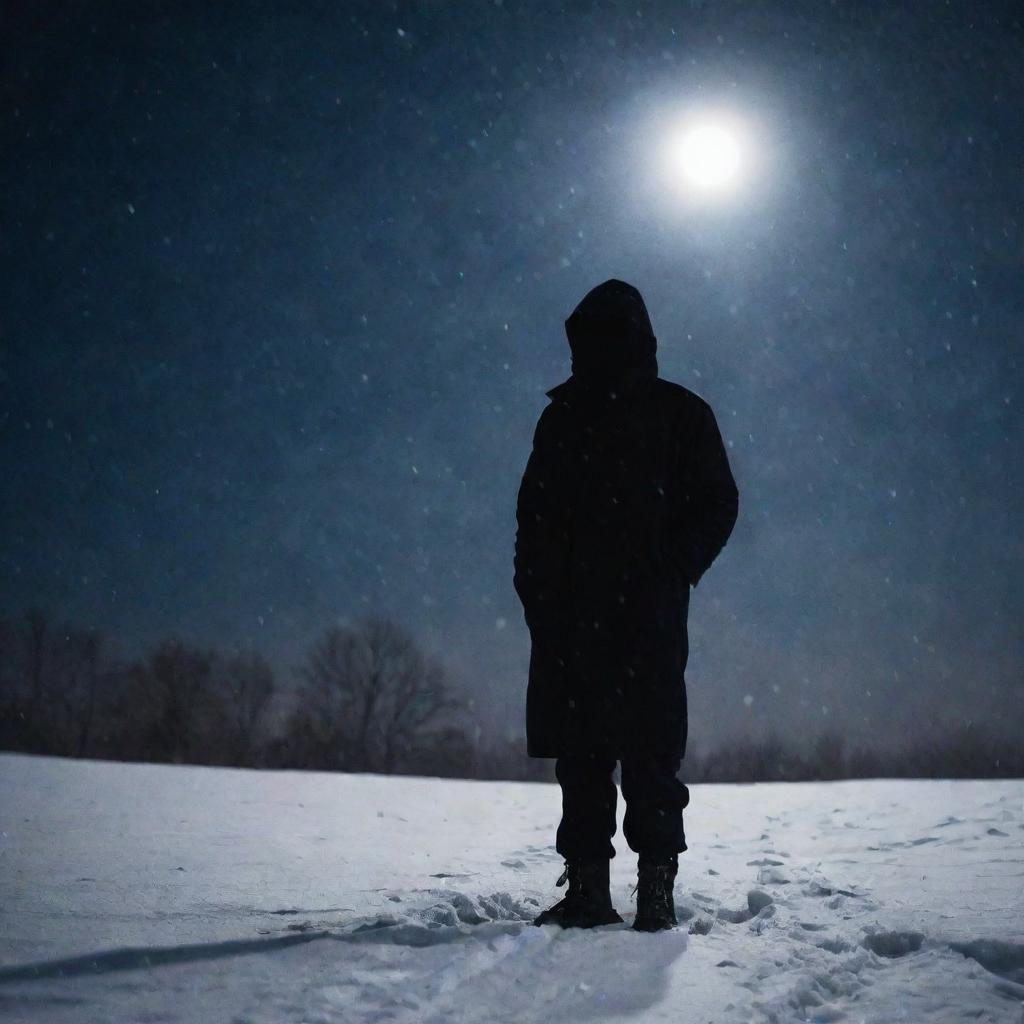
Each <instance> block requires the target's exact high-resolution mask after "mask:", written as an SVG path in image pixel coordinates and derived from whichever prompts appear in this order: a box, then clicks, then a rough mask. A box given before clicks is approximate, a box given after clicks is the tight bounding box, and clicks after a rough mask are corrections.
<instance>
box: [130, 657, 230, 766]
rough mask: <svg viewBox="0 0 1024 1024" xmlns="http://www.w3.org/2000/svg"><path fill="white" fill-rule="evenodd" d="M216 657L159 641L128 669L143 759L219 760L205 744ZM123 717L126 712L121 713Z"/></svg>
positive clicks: (212, 698) (213, 701)
mask: <svg viewBox="0 0 1024 1024" xmlns="http://www.w3.org/2000/svg"><path fill="white" fill-rule="evenodd" d="M214 660H215V655H214V653H213V652H212V651H205V650H199V649H197V648H191V647H188V646H187V645H186V644H185V643H184V642H183V641H182V640H180V639H178V638H173V639H170V640H164V641H162V642H161V643H160V644H158V645H157V646H156V647H155V648H154V649H153V650H151V651H150V652H149V654H148V655H147V656H146V658H145V660H144V661H142V662H140V663H138V664H136V665H134V666H133V667H132V670H131V685H132V694H131V696H132V698H133V705H134V707H133V708H127V709H126V711H127V712H128V713H129V714H130V713H131V712H134V717H135V719H136V721H137V722H138V727H139V729H140V732H141V733H142V737H143V739H144V742H143V749H144V750H145V751H146V756H147V758H152V759H154V760H157V761H172V762H174V763H180V762H183V761H190V760H193V759H195V758H196V757H197V756H198V757H199V758H201V759H202V760H205V761H209V760H219V757H218V755H219V754H220V753H221V752H220V751H216V750H210V749H208V748H207V747H206V746H205V745H204V740H205V739H206V737H207V734H208V731H209V724H210V722H211V719H212V716H213V714H214V713H215V712H216V711H217V710H218V709H217V708H216V707H215V700H216V698H215V696H214V694H213V692H212V688H211V676H212V674H213V668H214ZM126 717H127V715H126Z"/></svg>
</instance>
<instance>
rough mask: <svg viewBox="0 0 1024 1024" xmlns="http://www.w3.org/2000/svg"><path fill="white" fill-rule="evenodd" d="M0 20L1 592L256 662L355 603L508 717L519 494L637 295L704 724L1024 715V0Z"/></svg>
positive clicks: (294, 659) (485, 712)
mask: <svg viewBox="0 0 1024 1024" xmlns="http://www.w3.org/2000/svg"><path fill="white" fill-rule="evenodd" d="M4 10H5V13H4V14H3V15H2V19H3V23H2V24H0V32H2V35H3V37H4V40H5V42H4V46H3V49H4V63H3V70H2V104H0V109H2V115H0V126H2V128H0V130H2V136H0V154H2V173H3V177H2V190H0V259H2V262H3V302H2V304H0V332H2V333H0V446H2V464H3V475H2V477H0V481H2V482H0V523H2V533H0V537H2V545H0V577H2V581H3V587H2V592H0V611H2V612H5V613H7V614H17V615H20V614H21V612H22V611H23V610H24V609H25V608H26V607H28V606H30V605H42V606H44V607H47V608H49V609H50V610H51V612H52V613H53V615H54V616H55V617H58V618H67V619H69V620H71V621H72V622H74V623H77V624H79V625H93V626H100V627H103V628H104V629H106V630H107V631H109V632H110V633H111V634H112V635H114V636H116V637H118V638H119V639H120V640H121V641H122V643H123V646H124V647H125V648H126V649H127V651H128V652H132V651H134V650H135V649H141V647H142V645H145V644H148V643H150V642H152V641H154V640H156V639H159V638H161V637H164V636H167V635H171V634H179V635H182V636H184V637H186V638H188V639H191V640H193V641H195V642H198V643H212V644H217V645H218V646H220V647H223V648H225V649H230V648H234V647H248V646H254V647H256V648H257V649H259V650H261V651H263V652H264V653H265V654H266V655H267V656H268V657H270V658H271V660H273V661H274V662H275V664H277V665H278V666H279V667H280V669H281V672H282V675H283V676H285V677H290V675H291V672H292V668H293V666H294V665H295V664H297V663H298V661H299V660H300V659H301V658H302V656H303V654H304V652H305V651H306V649H307V648H308V646H309V644H310V642H311V641H312V640H313V639H314V638H315V637H316V636H317V635H319V634H320V633H321V632H322V630H323V629H324V628H326V627H327V626H328V625H330V624H332V623H334V622H336V621H339V620H349V619H351V618H354V617H357V616H359V615H361V614H363V613H365V612H367V611H371V610H372V611H381V612H385V613H387V614H390V615H392V616H394V617H395V618H396V619H398V620H399V621H401V622H402V623H404V624H406V625H407V626H409V627H410V628H412V629H413V630H414V631H415V632H416V634H417V635H418V636H419V638H420V639H421V641H422V642H423V644H424V646H425V647H427V648H428V649H429V650H432V651H436V652H438V653H440V654H442V655H443V656H444V658H445V660H446V661H447V662H448V664H449V665H450V667H451V669H452V671H453V673H454V675H455V678H456V682H457V685H458V686H459V687H460V689H461V690H462V691H464V692H466V693H468V694H470V695H472V696H473V697H474V698H475V700H476V708H477V712H478V715H479V717H480V719H481V721H482V723H483V725H484V726H485V728H487V729H498V730H501V731H502V732H504V733H521V732H522V731H523V702H524V697H525V687H526V667H527V659H528V653H529V638H528V634H527V631H526V628H525V625H524V623H523V620H522V611H521V608H520V605H519V603H518V599H517V598H516V595H515V592H514V590H513V587H512V553H513V543H514V534H515V499H516V492H517V489H518V486H519V480H520V476H521V474H522V471H523V467H524V466H525V463H526V458H527V456H528V454H529V450H530V442H531V438H532V433H533V428H534V424H535V422H536V419H537V416H538V415H539V413H540V411H541V409H542V408H543V407H544V405H545V404H546V403H547V398H546V397H545V396H544V391H545V390H546V389H548V388H550V387H552V386H553V385H555V384H557V383H558V382H560V381H561V380H564V379H565V378H566V377H567V376H568V374H569V350H568V345H567V343H566V340H565V335H564V329H563V320H564V318H565V317H566V316H567V315H568V314H569V312H571V310H572V308H573V307H574V306H575V304H576V303H577V302H578V301H579V299H580V298H581V297H582V296H583V294H584V293H585V292H586V291H588V290H589V289H590V288H591V287H592V286H593V285H595V284H597V283H598V282H600V281H602V280H605V279H606V278H609V277H618V278H622V279H624V280H626V281H629V282H631V283H633V284H635V285H636V286H637V287H638V288H639V289H640V291H641V292H642V293H643V295H644V298H645V299H646V302H647V305H648V308H649V310H650V314H651V319H652V321H653V324H654V329H655V332H656V334H657V336H658V359H659V365H660V373H661V376H663V377H665V378H667V379H670V380H674V381H678V382H679V383H682V384H684V385H686V386H687V387H689V388H691V389H693V390H695V391H696V392H698V393H699V394H700V395H702V396H703V397H704V398H706V399H707V400H708V401H709V402H710V403H711V405H712V406H713V408H714V409H715V412H716V414H717V417H718V422H719V425H720V427H721V430H722V433H723V436H724V437H725V439H726V442H727V444H728V450H729V455H730V459H731V462H732V467H733V472H734V474H735V476H736V480H737V484H738V486H739V491H740V516H739V521H738V523H737V526H736V529H735V532H734V534H733V536H732V539H731V540H730V542H729V544H728V546H727V547H726V549H725V550H724V551H723V553H722V555H721V557H720V559H719V560H718V561H717V562H716V564H715V565H714V567H713V568H712V569H711V571H710V572H709V573H708V574H707V576H705V578H704V579H703V580H702V581H701V583H700V585H699V587H698V588H697V589H696V590H695V591H694V592H693V594H692V599H691V611H690V637H691V657H690V666H689V668H688V670H687V680H688V685H689V692H690V700H691V737H692V742H693V743H694V744H695V745H696V746H698V747H699V746H702V745H704V744H705V743H710V742H713V741H714V740H716V739H718V738H721V737H724V736H728V735H733V734H736V733H747V732H761V731H764V730H768V729H774V730H778V731H779V732H781V733H783V734H784V735H796V734H799V733H804V732H810V733H812V734H813V733H816V732H817V731H818V730H819V729H821V728H826V727H834V728H839V729H840V730H841V731H842V732H844V733H845V734H848V735H850V736H851V737H853V738H855V739H860V738H878V739H882V740H887V739H890V738H894V737H898V736H900V735H907V734H908V733H909V734H915V735H916V734H918V733H920V731H921V730H922V729H925V728H927V727H928V726H929V723H932V722H934V723H945V722H959V721H962V720H964V719H968V718H971V719H975V720H984V721H989V720H992V721H997V722H1000V723H1002V724H1003V725H1006V726H1009V727H1011V728H1016V729H1017V730H1019V729H1020V728H1021V727H1024V679H1022V676H1021V665H1022V657H1024V643H1022V626H1021V623H1022V619H1024V591H1022V585H1021V580H1022V574H1024V543H1022V531H1021V524H1022V523H1024V508H1022V504H1024V503H1022V496H1024V467H1022V459H1021V449H1022V442H1024V430H1022V425H1021V403H1022V399H1024V395H1022V388H1021V385H1022V369H1021V365H1020V362H1021V343H1022V335H1024V287H1022V283H1024V277H1022V271H1024V231H1022V216H1024V159H1022V158H1024V119H1022V118H1021V116H1020V111H1021V107H1022V102H1024V29H1022V23H1021V13H1020V8H1019V7H1018V5H1016V4H1006V5H1000V4H998V3H990V4H967V3H964V4H956V3H954V4H944V3H930V4H923V3H908V4H904V5H901V4H894V3H878V4H872V3H860V2H858V3H838V4H834V5H829V4H826V3H823V2H820V0H789V2H786V3H765V2H760V3H759V2H753V3H726V2H718V3H701V2H690V3H657V4H646V3H644V4H641V3H638V2H636V0H633V2H631V3H628V4H627V3H598V4H565V5H557V4H550V3H542V2H537V3H529V2H527V3H520V2H514V0H504V2H502V0H490V2H486V3H484V2H480V3H441V2H423V3H415V4H413V3H401V4H388V3H381V2H376V0H375V2H370V3H337V4H317V3H306V4H296V5H290V4H278V5H272V4H248V5H246V4H232V3H227V4H196V5H193V4H187V3H170V2H168V3H146V2H141V3H134V4H121V3H99V2H97V3H92V4H89V3H67V4H47V3H42V4H28V3H24V4H14V5H5V9H4ZM297 11H301V13H297ZM704 110H707V111H712V112H715V111H726V112H728V113H729V114H730V115H731V116H733V117H735V118H737V119H738V120H739V121H740V122H742V124H743V125H745V126H746V135H745V137H746V139H747V149H746V151H745V154H744V166H743V169H742V174H741V177H740V180H739V181H738V182H737V185H736V187H735V189H734V190H733V192H732V193H731V194H730V195H728V196H724V197H719V198H718V199H716V200H715V201H707V202H699V201H694V200H692V199H685V200H684V199H683V198H682V197H681V193H680V192H679V191H678V190H677V189H674V187H673V183H672V182H671V181H669V180H667V178H666V175H665V173H664V168H663V167H661V165H660V160H661V157H660V155H659V154H660V153H661V151H662V148H663V143H664V139H665V137H666V133H667V132H669V131H670V130H671V126H672V125H673V124H674V123H675V122H676V121H677V120H678V118H679V117H681V116H683V115H685V114H688V113H692V112H694V111H696V112H701V111H704Z"/></svg>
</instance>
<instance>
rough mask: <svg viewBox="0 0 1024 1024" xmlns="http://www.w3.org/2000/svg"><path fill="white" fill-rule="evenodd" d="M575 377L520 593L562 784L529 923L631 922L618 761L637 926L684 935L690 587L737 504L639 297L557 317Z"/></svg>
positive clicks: (532, 522)
mask: <svg viewBox="0 0 1024 1024" xmlns="http://www.w3.org/2000/svg"><path fill="white" fill-rule="evenodd" d="M565 329H566V334H567V336H568V339H569V347H570V349H571V352H572V375H571V376H570V377H569V379H568V380H566V381H564V382H563V383H561V384H559V385H558V386H557V387H554V388H552V389H551V390H550V391H548V392H547V394H548V396H549V397H550V398H551V403H550V404H549V405H548V406H547V407H546V408H545V409H544V410H543V412H542V413H541V415H540V419H539V420H538V422H537V426H536V431H535V433H534V438H533V451H532V452H531V454H530V457H529V460H528V462H527V464H526V470H525V472H524V474H523V480H522V484H521V486H520V489H519V497H518V507H517V513H516V514H517V523H518V529H517V532H516V542H515V576H514V583H515V588H516V592H517V593H518V594H519V598H520V600H521V601H522V604H523V611H524V614H525V618H526V623H527V625H528V627H529V630H530V637H531V641H532V647H531V655H530V673H529V683H528V687H527V696H526V727H527V753H528V754H529V756H530V757H553V758H557V760H556V762H555V774H556V777H557V779H558V782H559V784H560V785H561V789H562V820H561V822H560V824H559V826H558V831H557V835H556V849H557V850H558V852H559V853H560V854H561V855H562V857H563V858H564V860H565V870H564V871H563V872H562V876H561V877H560V878H559V879H558V883H557V884H558V885H562V884H563V883H564V882H565V881H566V880H568V882H569V889H568V894H567V895H566V896H565V898H564V899H562V900H560V901H559V902H558V903H556V904H555V905H554V906H553V907H551V908H550V909H549V910H546V911H545V912H544V913H542V914H541V915H540V916H539V917H538V918H537V919H536V922H535V923H537V924H546V923H556V924H560V925H562V926H563V927H573V926H575V927H592V926H594V925H599V924H609V923H612V922H616V921H621V920H622V918H621V917H619V915H618V913H616V911H615V909H614V907H613V906H612V902H611V895H610V891H609V882H608V877H609V871H608V869H609V861H610V859H611V858H612V857H614V856H615V848H614V846H613V845H612V842H611V840H612V836H613V835H614V834H615V828H616V819H615V804H616V788H615V784H614V781H613V778H612V773H613V771H614V768H615V762H616V761H621V763H622V795H623V797H624V799H625V801H626V815H625V820H624V822H623V832H624V835H625V838H626V842H627V843H628V844H629V847H630V849H632V850H633V851H634V852H636V853H637V854H638V882H637V889H636V891H637V893H638V895H637V914H636V919H635V921H634V923H633V927H634V928H637V929H639V930H642V931H655V930H658V929H660V928H667V927H670V926H671V925H673V924H675V923H676V916H675V902H674V898H673V887H674V884H675V876H676V871H677V869H678V854H679V853H680V852H681V851H683V850H685V849H686V848H687V847H686V840H685V836H684V832H683V814H682V811H683V808H684V807H686V805H687V804H688V803H689V798H690V795H689V791H688V789H687V787H686V786H685V785H684V784H683V783H682V782H681V781H679V779H678V778H677V773H678V771H679V766H680V762H681V760H682V758H683V756H684V754H685V750H686V734H687V715H686V685H685V681H684V678H683V671H684V669H685V668H686V660H687V654H688V643H687V635H686V617H687V611H688V608H689V597H690V587H691V586H696V585H697V582H698V580H699V579H700V578H701V576H702V575H703V574H704V572H705V571H706V570H707V568H708V567H709V566H710V565H711V563H712V562H713V561H714V559H715V557H716V556H717V555H718V553H719V551H721V549H722V547H723V546H724V545H725V542H726V540H727V539H728V538H729V535H730V533H731V532H732V528H733V525H734V524H735V522H736V516H737V511H738V507H739V506H738V494H737V490H736V484H735V481H734V480H733V476H732V472H731V471H730V468H729V461H728V458H727V457H726V453H725V448H724V446H723V444H722V438H721V435H720V434H719V430H718V424H717V423H716V421H715V416H714V413H713V412H712V411H711V407H710V406H709V405H708V404H707V402H705V401H704V400H703V399H702V398H700V397H699V396H698V395H696V394H694V393H693V392H692V391H689V390H687V389H686V388H684V387H682V386H681V385H680V384H675V383H673V382H671V381H667V380H662V379H661V378H660V377H659V376H658V363H657V358H656V349H657V343H656V339H655V337H654V332H653V330H652V328H651V322H650V319H649V317H648V315H647V309H646V307H645V305H644V301H643V299H642V298H641V296H640V293H639V292H638V291H637V290H636V289H635V288H634V287H632V286H631V285H628V284H626V283H624V282H623V281H616V280H611V281H605V283H604V284H601V285H598V286H597V287H596V288H595V289H593V291H591V292H590V293H589V294H588V295H587V296H586V297H585V298H584V299H583V301H582V302H581V303H580V304H579V305H578V306H577V307H576V309H575V310H574V312H573V313H572V315H571V316H570V317H569V319H568V320H566V322H565Z"/></svg>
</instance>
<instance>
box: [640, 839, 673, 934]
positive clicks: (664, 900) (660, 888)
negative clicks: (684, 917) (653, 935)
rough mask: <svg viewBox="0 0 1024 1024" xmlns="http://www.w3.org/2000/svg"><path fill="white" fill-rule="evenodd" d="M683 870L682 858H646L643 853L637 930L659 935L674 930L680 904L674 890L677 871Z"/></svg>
mask: <svg viewBox="0 0 1024 1024" xmlns="http://www.w3.org/2000/svg"><path fill="white" fill-rule="evenodd" d="M678 870H679V855H678V854H675V853H673V854H672V855H671V856H670V857H645V856H643V855H642V854H641V856H640V859H639V864H638V867H637V884H636V886H635V888H634V889H633V892H635V893H637V899H636V918H635V919H634V920H633V928H634V929H635V930H636V931H638V932H659V931H662V930H663V929H665V928H672V927H674V926H675V925H677V924H678V923H679V922H678V921H677V920H676V904H675V898H674V896H673V890H674V889H675V883H676V872H677V871H678Z"/></svg>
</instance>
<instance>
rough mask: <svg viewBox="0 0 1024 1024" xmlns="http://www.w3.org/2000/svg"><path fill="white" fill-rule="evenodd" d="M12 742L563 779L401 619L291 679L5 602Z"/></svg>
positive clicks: (699, 774) (740, 742)
mask: <svg viewBox="0 0 1024 1024" xmlns="http://www.w3.org/2000/svg"><path fill="white" fill-rule="evenodd" d="M0 750H7V751H18V752H22V753H32V754H49V755H55V756H62V757H85V758H102V759H106V760H121V761H156V762H166V763H172V764H207V765H223V766H232V767H245V768H299V769H307V770H320V771H347V772H361V771H370V772H382V773H391V774H415V775H436V776H442V777H449V778H470V779H513V780H526V781H545V782H548V781H553V779H554V775H553V762H551V761H549V760H543V759H539V758H528V757H527V756H526V747H525V739H524V737H522V736H521V735H518V736H511V737H507V738H504V739H495V738H490V737H483V736H482V734H481V730H480V729H479V727H478V726H477V724H476V722H475V721H474V719H473V716H472V705H471V702H466V701H463V700H461V699H459V698H457V697H456V696H455V694H454V693H453V690H452V684H451V679H450V678H449V675H448V672H447V670H446V669H445V667H444V664H443V663H442V662H441V661H440V660H438V659H437V658H435V657H433V656H431V655H429V654H427V653H425V652H424V651H423V650H422V649H421V648H420V647H419V645H418V644H417V643H416V640H415V638H414V637H413V635H412V634H411V633H410V632H408V631H407V630H406V629H404V628H403V627H402V626H400V625H399V624H398V623H396V622H394V621H392V620H391V619H388V618H384V617H377V616H374V617H368V618H365V619H362V620H360V621H358V622H355V623H353V624H349V625H337V626H332V627H330V628H329V629H327V630H326V631H325V632H324V633H323V634H322V635H321V636H320V637H319V638H318V639H317V641H316V642H315V643H314V644H313V646H312V648H311V649H310V650H309V652H308V653H307V656H306V658H305V660H304V661H303V662H302V663H301V665H300V666H299V668H298V670H297V673H296V678H295V679H293V680H290V681H289V685H287V686H281V685H280V682H279V680H278V679H277V678H276V677H275V673H274V670H273V668H272V667H271V665H270V664H269V663H268V662H267V661H266V660H265V659H264V658H263V657H262V656H261V655H259V654H258V653H235V654H224V653H222V652H219V651H217V650H215V649H212V648H204V647H198V646H193V645H191V644H189V643H187V642H186V641H184V640H182V639H180V638H178V637H171V638H169V639H165V640H162V641H160V642H159V643H156V644H155V645H154V646H152V647H151V648H150V649H149V650H147V651H146V652H145V653H144V654H143V655H142V656H141V657H138V658H134V659H132V658H125V657H122V656H121V655H120V654H119V652H118V649H117V647H116V645H115V644H114V643H113V642H112V641H111V640H110V639H109V638H108V637H106V636H105V635H104V634H102V633H101V632H99V631H98V630H95V629H81V628H77V627H74V626H72V625H69V624H61V625H57V624H55V622H54V620H53V619H52V618H51V617H50V616H49V615H47V614H46V613H45V612H44V611H42V610H40V609H30V610H29V611H27V612H26V613H24V614H23V615H21V616H20V617H0ZM683 774H684V775H685V776H686V778H687V779H688V781H691V782H758V781H807V780H815V779H823V780H824V779H847V778H876V777H902V778H1017V777H1022V776H1024V746H1022V745H1021V744H1019V743H1017V742H1015V741H1014V739H1013V738H1012V736H1010V735H1007V736H1006V737H1001V736H998V735H997V734H995V733H994V732H993V731H992V730H990V729H985V728H982V727H981V726H978V725H976V724H973V723H958V724H956V725H949V726H947V727H945V728H937V727H933V728H932V729H930V730H929V731H928V733H927V734H926V735H921V736H919V737H916V738H912V739H908V740H907V741H906V742H905V743H903V744H902V745H901V746H899V747H898V748H896V747H892V748H885V747H882V746H878V747H868V746H865V745H863V744H860V745H857V744H853V745H851V744H850V743H848V742H844V737H843V735H842V734H841V733H840V732H837V731H833V732H827V733H823V734H821V735H819V736H818V737H816V738H814V740H813V741H812V742H810V743H809V744H808V745H806V746H801V745H800V744H798V743H796V742H794V741H787V740H783V739H781V738H780V737H778V736H774V735H769V736H767V737H761V738H744V739H737V740H731V741H729V742H725V743H722V744H720V745H718V746H717V747H714V748H711V749H707V750H698V749H691V751H690V753H689V754H688V756H687V758H686V761H685V763H684V767H683Z"/></svg>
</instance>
